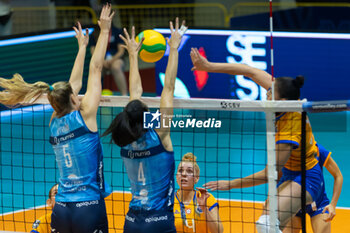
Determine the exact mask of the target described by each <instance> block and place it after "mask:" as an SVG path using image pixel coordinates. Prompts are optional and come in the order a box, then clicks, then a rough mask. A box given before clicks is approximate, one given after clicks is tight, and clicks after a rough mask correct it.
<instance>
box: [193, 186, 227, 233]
mask: <svg viewBox="0 0 350 233" xmlns="http://www.w3.org/2000/svg"><path fill="white" fill-rule="evenodd" d="M197 190H198V191H199V192H200V195H199V192H197V201H198V205H199V206H200V208H201V210H202V211H203V214H204V216H205V220H206V224H207V228H209V232H212V233H222V232H224V227H223V225H222V222H221V219H220V213H219V211H218V210H219V208H218V207H217V206H215V207H212V208H211V209H210V206H208V203H207V200H208V198H209V197H210V195H209V193H208V191H207V190H206V189H203V188H197ZM209 209H210V210H209Z"/></svg>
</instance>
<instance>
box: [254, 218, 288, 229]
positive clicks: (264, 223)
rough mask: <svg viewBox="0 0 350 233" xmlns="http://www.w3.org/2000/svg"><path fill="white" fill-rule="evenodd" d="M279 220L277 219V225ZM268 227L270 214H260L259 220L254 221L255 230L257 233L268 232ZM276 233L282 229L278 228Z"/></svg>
mask: <svg viewBox="0 0 350 233" xmlns="http://www.w3.org/2000/svg"><path fill="white" fill-rule="evenodd" d="M279 223H280V222H279V221H278V219H277V223H276V224H277V226H279V225H280V224H279ZM269 228H270V216H269V215H261V216H260V218H259V220H258V221H257V222H256V230H257V231H258V233H269ZM276 233H282V231H281V230H280V229H279V228H278V230H277V232H276Z"/></svg>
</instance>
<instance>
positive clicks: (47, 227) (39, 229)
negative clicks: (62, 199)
mask: <svg viewBox="0 0 350 233" xmlns="http://www.w3.org/2000/svg"><path fill="white" fill-rule="evenodd" d="M32 228H33V229H32V230H31V231H30V232H31V233H51V213H48V214H46V215H43V216H41V217H40V218H39V219H37V220H35V222H34V223H33V226H32Z"/></svg>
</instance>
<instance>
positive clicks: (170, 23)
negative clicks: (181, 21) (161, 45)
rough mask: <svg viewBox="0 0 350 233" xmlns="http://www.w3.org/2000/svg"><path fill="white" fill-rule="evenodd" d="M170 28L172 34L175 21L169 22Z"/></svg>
mask: <svg viewBox="0 0 350 233" xmlns="http://www.w3.org/2000/svg"><path fill="white" fill-rule="evenodd" d="M169 27H170V33H172V32H173V31H174V25H173V21H170V22H169Z"/></svg>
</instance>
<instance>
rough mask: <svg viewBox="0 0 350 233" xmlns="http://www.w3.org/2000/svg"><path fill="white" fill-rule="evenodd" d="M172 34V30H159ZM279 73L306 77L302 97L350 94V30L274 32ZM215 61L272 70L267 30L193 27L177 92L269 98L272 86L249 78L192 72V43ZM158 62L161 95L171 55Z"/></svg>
mask: <svg viewBox="0 0 350 233" xmlns="http://www.w3.org/2000/svg"><path fill="white" fill-rule="evenodd" d="M156 30H157V31H159V32H161V33H162V34H163V35H164V36H169V29H156ZM273 45H274V66H275V68H274V70H275V76H276V77H281V76H290V77H296V76H297V75H304V76H305V79H306V81H305V85H304V87H303V88H302V98H307V99H308V100H309V101H320V100H339V99H350V91H349V87H350V75H349V72H348V70H349V68H348V65H349V64H350V57H349V54H350V34H345V33H343V34H341V33H337V34H335V33H300V32H274V33H273ZM192 47H195V48H198V49H199V51H200V53H201V54H202V55H203V56H205V57H207V58H208V60H209V61H212V62H229V63H243V64H247V65H250V66H253V67H256V68H259V69H262V70H265V71H267V72H269V73H270V71H271V55H270V33H269V32H261V31H232V30H196V29H193V30H188V31H187V33H186V35H184V38H183V41H182V44H181V45H180V48H179V50H180V53H179V68H178V76H177V80H176V89H175V95H176V96H177V97H203V98H227V99H250V100H264V99H266V90H264V89H263V88H261V87H259V86H258V85H256V84H255V83H254V82H253V81H251V80H250V79H249V78H246V77H243V76H241V75H236V76H234V75H227V74H216V73H206V72H198V71H197V72H193V71H191V68H192V62H191V58H190V55H189V54H190V51H191V48H192ZM168 52H169V51H168V50H167V51H166V53H165V56H164V57H163V58H162V59H161V60H160V61H158V62H157V63H156V83H157V94H158V95H160V94H161V90H162V87H163V85H162V84H163V81H164V72H165V68H166V64H167V60H168Z"/></svg>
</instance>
